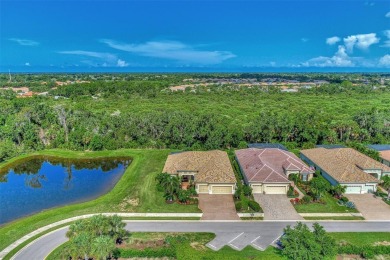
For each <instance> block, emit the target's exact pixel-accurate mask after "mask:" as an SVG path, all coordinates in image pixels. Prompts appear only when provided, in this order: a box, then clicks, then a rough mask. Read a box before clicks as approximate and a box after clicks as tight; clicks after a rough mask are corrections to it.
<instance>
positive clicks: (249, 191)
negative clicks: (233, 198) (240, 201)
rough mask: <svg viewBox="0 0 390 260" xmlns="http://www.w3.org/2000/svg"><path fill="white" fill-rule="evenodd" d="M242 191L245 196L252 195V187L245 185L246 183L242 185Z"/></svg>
mask: <svg viewBox="0 0 390 260" xmlns="http://www.w3.org/2000/svg"><path fill="white" fill-rule="evenodd" d="M242 191H243V192H244V195H245V196H247V197H249V196H250V195H252V188H251V187H249V186H247V185H244V187H243V188H242Z"/></svg>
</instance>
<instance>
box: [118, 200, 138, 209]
mask: <svg viewBox="0 0 390 260" xmlns="http://www.w3.org/2000/svg"><path fill="white" fill-rule="evenodd" d="M138 205H139V198H129V197H126V198H124V199H123V201H122V202H121V203H120V204H119V209H120V210H121V211H125V210H126V209H127V208H128V207H129V206H132V207H137V206H138Z"/></svg>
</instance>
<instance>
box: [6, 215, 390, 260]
mask: <svg viewBox="0 0 390 260" xmlns="http://www.w3.org/2000/svg"><path fill="white" fill-rule="evenodd" d="M126 222H127V224H126V229H127V230H129V231H130V232H210V233H215V234H216V238H215V239H214V240H212V241H210V242H209V243H208V244H207V246H208V247H209V248H211V249H213V250H219V249H220V248H222V247H223V246H225V245H228V246H230V247H232V248H234V249H236V250H242V249H243V248H244V247H246V246H247V245H252V246H253V247H255V248H257V249H259V250H264V249H266V247H268V246H269V245H270V244H272V243H273V242H274V241H275V240H277V239H278V238H279V237H280V236H281V235H282V233H283V228H284V227H286V226H287V225H294V224H295V222H286V221H275V222H272V221H261V222H214V221H213V222H202V221H126ZM305 223H306V224H308V225H309V226H311V224H312V223H314V222H313V221H306V222H305ZM319 223H320V224H321V225H322V226H324V228H325V229H326V230H327V231H329V232H390V222H379V221H378V222H365V221H362V222H348V221H332V222H326V221H323V222H319ZM67 229H68V228H67V227H64V228H61V229H59V230H56V231H53V232H51V233H48V234H47V235H45V236H43V237H41V238H39V239H37V240H35V241H33V242H31V243H30V244H29V245H27V246H26V247H24V248H23V249H22V250H20V251H19V252H18V253H17V254H16V255H15V256H14V257H13V258H12V259H21V260H26V259H33V260H39V259H44V258H45V257H46V256H47V255H48V254H50V252H51V251H52V250H53V249H55V248H56V247H58V246H60V245H61V244H62V243H64V242H66V241H67V238H66V237H65V233H66V231H67Z"/></svg>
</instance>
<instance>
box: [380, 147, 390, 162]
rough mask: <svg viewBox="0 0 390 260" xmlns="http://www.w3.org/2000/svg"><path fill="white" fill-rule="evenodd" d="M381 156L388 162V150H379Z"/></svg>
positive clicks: (389, 159)
mask: <svg viewBox="0 0 390 260" xmlns="http://www.w3.org/2000/svg"><path fill="white" fill-rule="evenodd" d="M379 154H380V156H381V158H383V159H385V160H386V161H389V162H390V150H387V151H381V152H379Z"/></svg>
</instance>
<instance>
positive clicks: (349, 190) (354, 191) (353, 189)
mask: <svg viewBox="0 0 390 260" xmlns="http://www.w3.org/2000/svg"><path fill="white" fill-rule="evenodd" d="M361 191H362V187H361V186H347V189H346V191H345V193H346V194H360V193H361Z"/></svg>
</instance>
